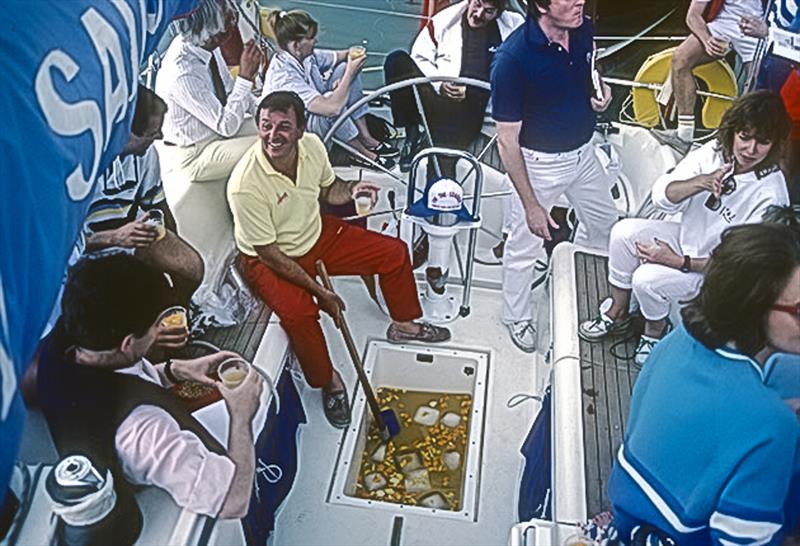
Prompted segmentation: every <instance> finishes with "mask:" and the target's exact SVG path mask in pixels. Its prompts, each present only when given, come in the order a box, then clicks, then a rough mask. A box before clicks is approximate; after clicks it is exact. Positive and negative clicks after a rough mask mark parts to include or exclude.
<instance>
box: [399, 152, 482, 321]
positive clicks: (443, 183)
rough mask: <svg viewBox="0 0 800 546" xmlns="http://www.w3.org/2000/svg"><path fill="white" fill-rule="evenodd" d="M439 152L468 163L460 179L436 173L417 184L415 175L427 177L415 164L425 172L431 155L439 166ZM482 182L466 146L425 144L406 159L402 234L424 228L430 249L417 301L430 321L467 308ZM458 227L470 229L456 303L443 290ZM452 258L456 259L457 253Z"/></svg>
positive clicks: (451, 317)
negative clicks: (467, 188)
mask: <svg viewBox="0 0 800 546" xmlns="http://www.w3.org/2000/svg"><path fill="white" fill-rule="evenodd" d="M439 156H444V157H454V158H456V161H457V162H458V161H459V160H464V161H465V162H466V163H468V164H469V169H468V171H467V173H466V174H465V176H463V177H462V178H461V179H460V180H457V179H456V178H449V177H445V176H435V177H433V178H432V179H430V180H428V181H427V183H426V184H425V189H424V190H419V189H417V181H418V180H419V179H423V180H424V179H425V178H426V177H425V176H418V175H417V173H418V170H417V169H418V168H420V167H422V168H423V172H424V170H425V169H426V167H427V164H428V162H430V161H433V162H434V163H435V166H436V167H437V168H436V172H437V173H438V172H440V170H439V168H438V157H439ZM423 160H425V161H423ZM471 180H472V187H473V190H474V195H473V196H471V197H465V196H464V185H465V183H466V182H469V181H471ZM482 187H483V170H482V168H481V165H480V163H479V162H478V160H477V159H476V158H475V157H474V156H473V155H472V154H470V153H468V152H464V151H461V150H452V149H449V148H435V147H434V148H428V149H426V150H424V151H422V152H420V153H419V154H417V156H416V157H414V160H413V162H412V164H411V170H410V172H409V183H408V196H407V199H406V203H410V206H408V207H407V208H406V209H405V210H404V211H403V227H402V228H401V234H403V233H408V234H409V235H410V231H411V228H412V226H414V225H417V226H419V227H420V229H422V231H424V232H425V233H426V234H427V237H428V248H429V250H428V260H427V265H426V269H425V279H426V289H425V292H424V293H422V294H421V295H420V303H421V305H422V309H423V313H424V315H425V318H426V320H429V321H431V322H434V323H444V322H450V321H453V320H455V319H456V318H457V317H458V316H462V317H465V316H467V315H468V314H469V296H470V288H471V284H472V270H473V264H474V257H475V244H476V235H477V230H478V228H479V227H480V225H481V220H480V216H479V212H480V194H481V190H482ZM418 192H421V193H422V197H420V198H417V193H418ZM415 198H416V199H415ZM468 199H472V207H471V210H468V209H467V207H466V205H465V204H464V202H465V201H466V200H468ZM462 230H469V242H468V245H467V255H466V263H465V264H463V265H462V264H460V269H461V271H462V277H463V279H462V280H463V284H464V292H463V294H462V298H461V305H460V308H459V304H458V303H457V302H456V300H455V298H453V297H452V296H448V295H447V281H448V278H449V275H450V264H451V263H452V262H451V251H452V249H453V248H454V247H455V248H456V249H458V247H457V243H456V241H455V237H456V236H457V235H458V233H459V231H462ZM404 238H405V237H404ZM406 239H407V240H408V238H406ZM457 258H458V259H459V260H460V256H457Z"/></svg>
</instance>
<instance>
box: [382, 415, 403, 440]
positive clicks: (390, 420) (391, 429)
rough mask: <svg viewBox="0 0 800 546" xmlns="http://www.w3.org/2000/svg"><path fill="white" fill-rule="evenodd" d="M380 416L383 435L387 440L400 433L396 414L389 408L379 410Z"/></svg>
mask: <svg viewBox="0 0 800 546" xmlns="http://www.w3.org/2000/svg"><path fill="white" fill-rule="evenodd" d="M381 418H382V419H383V425H384V435H386V436H387V437H386V438H385V439H386V440H388V439H389V438H394V437H395V436H397V435H398V434H400V421H398V420H397V415H395V413H394V411H392V410H390V409H385V410H381Z"/></svg>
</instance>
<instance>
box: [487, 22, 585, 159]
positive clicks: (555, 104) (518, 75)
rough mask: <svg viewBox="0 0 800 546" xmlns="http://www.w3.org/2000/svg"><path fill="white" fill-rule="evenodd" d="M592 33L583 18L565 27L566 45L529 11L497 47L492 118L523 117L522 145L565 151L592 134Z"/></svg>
mask: <svg viewBox="0 0 800 546" xmlns="http://www.w3.org/2000/svg"><path fill="white" fill-rule="evenodd" d="M592 37H593V29H592V24H591V22H590V21H589V20H588V19H586V20H584V22H583V24H582V25H581V26H580V27H578V28H576V29H573V30H570V31H569V51H566V50H565V49H564V48H563V47H561V46H560V45H559V44H557V43H555V42H551V41H550V40H549V39H548V38H547V36H545V34H544V32H542V29H541V27H540V26H539V23H538V21H537V20H536V19H535V18H533V17H530V16H528V17H527V19H526V20H525V24H523V25H520V26H519V27H518V28H517V29H516V30H515V31H514V32H512V33H511V35H509V37H508V38H507V39H506V40H505V41H504V42H503V44H502V45H501V46H500V48H499V49H498V50H497V53H496V54H495V57H494V62H493V64H492V116H493V117H494V119H495V120H496V121H506V122H517V121H522V130H521V131H520V137H519V143H520V146H522V147H524V148H530V149H532V150H537V151H540V152H551V153H552V152H567V151H569V150H574V149H576V148H579V147H580V146H582V145H583V144H585V143H586V142H588V141H589V139H591V138H592V132H593V131H594V124H595V112H594V110H592V106H591V103H590V102H589V98H590V97H591V95H592V78H591V72H590V64H589V63H590V59H591V52H592Z"/></svg>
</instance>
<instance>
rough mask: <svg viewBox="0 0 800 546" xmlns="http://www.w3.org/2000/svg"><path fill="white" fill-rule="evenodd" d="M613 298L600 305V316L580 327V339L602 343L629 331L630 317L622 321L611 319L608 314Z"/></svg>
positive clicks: (583, 323) (581, 324)
mask: <svg viewBox="0 0 800 546" xmlns="http://www.w3.org/2000/svg"><path fill="white" fill-rule="evenodd" d="M611 303H612V301H611V298H606V299H604V300H603V303H601V304H600V310H599V312H598V315H597V316H596V317H595V318H593V319H590V320H587V321H584V322H582V323H580V325H578V337H580V338H581V339H583V340H585V341H592V342H594V341H600V340H602V339H605V338H607V337H611V336H618V335H621V334H624V333H625V332H627V331H628V327H629V326H630V324H631V317H630V315H628V316H626V317H624V318H621V319H617V320H614V319H611V318H609V316H608V315H606V313H607V312H608V310H609V309H611Z"/></svg>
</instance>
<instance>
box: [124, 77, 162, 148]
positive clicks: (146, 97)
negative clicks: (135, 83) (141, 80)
mask: <svg viewBox="0 0 800 546" xmlns="http://www.w3.org/2000/svg"><path fill="white" fill-rule="evenodd" d="M166 111H167V103H166V102H164V99H162V98H161V97H159V96H158V95H156V94H155V92H154V91H152V90H150V89H148V88H147V87H145V86H144V85H139V90H138V91H137V92H136V111H135V112H134V114H133V125H131V132H132V133H133V134H134V135H136V136H142V135H143V134H144V133H145V131H147V125H148V123H149V122H150V118H151V117H152V116H155V115H157V114H163V113H164V112H166Z"/></svg>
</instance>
